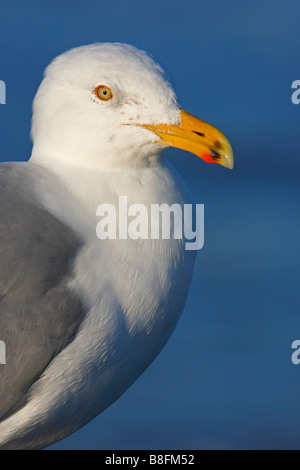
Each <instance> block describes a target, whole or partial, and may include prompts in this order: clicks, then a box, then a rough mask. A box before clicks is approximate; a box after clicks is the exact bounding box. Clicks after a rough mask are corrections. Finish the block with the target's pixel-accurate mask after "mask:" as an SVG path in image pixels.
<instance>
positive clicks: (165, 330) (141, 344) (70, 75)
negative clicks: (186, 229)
mask: <svg viewBox="0 0 300 470" xmlns="http://www.w3.org/2000/svg"><path fill="white" fill-rule="evenodd" d="M32 140H33V150H32V155H31V158H30V159H29V161H28V162H20V163H2V164H1V165H0V197H1V205H0V270H1V271H0V340H1V341H3V342H4V343H3V344H5V346H6V364H0V383H1V391H0V448H1V449H41V448H44V447H45V446H48V445H50V444H52V443H54V442H56V441H58V440H59V439H62V438H64V437H66V436H67V435H69V434H70V433H72V432H74V431H76V430H77V429H79V428H80V427H82V426H83V425H85V424H86V423H88V422H89V421H90V420H91V419H93V418H94V417H95V416H96V415H98V414H99V413H101V412H102V411H103V410H104V409H106V408H107V407H108V406H109V405H111V404H112V403H113V402H114V401H115V400H117V399H118V397H120V395H122V393H124V391H125V390H126V389H127V388H128V387H129V386H130V385H131V384H132V383H133V382H134V381H135V380H136V379H137V378H138V377H139V376H140V375H141V373H142V372H143V371H144V370H145V369H146V368H147V367H148V366H149V364H150V363H151V362H152V361H153V360H154V358H155V357H156V356H157V355H158V354H159V352H160V351H161V350H162V348H163V347H164V345H165V344H166V342H167V341H168V339H169V337H170V335H171V334H172V332H173V330H174V328H175V325H176V323H177V320H178V318H179V316H180V314H181V312H182V310H183V307H184V303H185V300H186V296H187V292H188V287H189V284H190V279H191V276H192V271H193V265H194V260H195V251H192V250H191V251H188V250H185V247H184V243H183V241H182V240H180V239H177V238H176V237H171V238H170V239H169V240H168V239H163V238H159V239H151V238H149V239H145V238H142V237H141V238H136V239H133V238H129V237H127V238H125V237H123V238H122V237H119V238H115V239H110V238H106V239H102V240H100V239H99V237H98V236H97V235H96V230H95V228H96V224H97V220H98V219H97V216H96V212H97V207H98V206H99V204H102V203H103V204H104V203H107V204H111V205H113V206H114V207H117V204H118V200H119V196H126V197H127V199H128V204H143V205H144V206H145V207H148V208H149V207H150V205H151V204H163V203H164V204H168V205H169V206H171V205H173V204H175V203H176V204H180V205H181V206H182V205H184V204H191V203H192V200H191V196H190V194H189V191H188V190H187V189H186V187H185V185H184V183H183V181H182V180H181V178H180V176H179V175H178V174H177V173H176V171H175V170H174V168H173V167H172V165H171V164H170V163H169V162H168V161H167V160H166V159H165V158H163V157H162V150H163V149H164V148H165V147H167V146H173V147H178V148H181V149H184V150H187V151H189V152H193V153H195V154H196V155H198V156H200V157H201V158H202V159H203V160H205V161H207V162H215V163H219V164H221V165H223V166H225V167H227V168H232V167H233V155H232V150H231V147H230V144H229V142H228V141H227V139H226V138H225V137H224V135H223V134H222V133H221V132H219V131H218V130H217V129H216V128H214V127H213V126H210V125H209V124H207V123H205V122H204V121H201V120H199V119H197V118H195V117H194V116H192V115H190V114H188V113H187V112H185V111H183V110H182V109H181V108H180V106H179V105H178V102H177V98H176V95H175V93H174V91H173V89H172V87H171V85H170V84H169V82H168V81H167V79H166V77H165V75H164V72H163V70H162V68H161V67H160V66H159V65H158V64H157V63H156V62H155V61H154V60H153V59H152V58H151V57H150V56H149V55H147V54H146V53H145V52H143V51H139V50H138V49H136V48H135V47H132V46H129V45H124V44H117V43H114V44H109V43H104V44H93V45H88V46H82V47H78V48H75V49H73V50H70V51H68V52H66V53H64V54H62V55H61V56H59V57H57V58H56V59H55V60H54V61H53V62H52V63H51V64H50V65H49V66H48V68H47V69H46V71H45V75H44V79H43V81H42V83H41V85H40V87H39V90H38V92H37V95H36V97H35V99H34V104H33V120H32Z"/></svg>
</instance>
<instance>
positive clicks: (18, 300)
mask: <svg viewBox="0 0 300 470" xmlns="http://www.w3.org/2000/svg"><path fill="white" fill-rule="evenodd" d="M32 187H33V182H32V181H31V175H30V171H28V169H27V166H26V164H22V163H21V164H18V163H17V164H1V165H0V339H1V340H2V341H4V342H5V344H6V365H0V420H2V419H4V418H6V417H8V416H9V415H10V414H11V413H13V412H14V411H16V410H17V409H19V408H20V407H22V406H23V405H24V404H25V403H26V401H27V392H28V390H29V388H30V386H31V385H32V384H33V383H34V382H35V381H36V380H37V379H38V377H39V376H40V375H41V373H42V372H43V371H44V370H45V368H46V367H47V366H48V365H49V363H50V362H51V360H52V359H53V358H54V357H55V356H56V355H57V354H59V352H60V351H61V350H62V349H63V348H65V347H66V346H67V345H68V344H69V343H70V342H71V341H72V340H73V339H74V337H75V335H76V332H77V330H78V328H79V326H80V324H81V322H82V320H83V318H84V309H83V307H82V304H81V302H80V299H78V298H77V297H76V296H75V294H74V293H72V292H71V291H70V290H69V289H68V288H67V282H68V281H69V280H70V278H71V276H72V261H73V259H74V257H75V255H76V253H77V251H78V249H79V248H80V246H81V245H82V243H81V241H80V240H79V238H78V236H77V235H76V234H75V233H74V232H73V231H72V230H71V229H70V228H69V227H67V226H65V225H64V224H63V223H62V222H61V221H59V220H58V219H57V218H55V217H54V216H52V215H51V214H50V213H49V212H47V211H46V210H45V209H43V208H42V207H41V206H39V203H38V201H36V200H35V196H34V193H33V191H32V189H31V188H32Z"/></svg>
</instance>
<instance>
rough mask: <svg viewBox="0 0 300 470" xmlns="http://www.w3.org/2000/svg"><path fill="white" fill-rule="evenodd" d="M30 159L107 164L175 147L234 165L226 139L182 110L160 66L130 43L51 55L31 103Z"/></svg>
mask: <svg viewBox="0 0 300 470" xmlns="http://www.w3.org/2000/svg"><path fill="white" fill-rule="evenodd" d="M31 134H32V140H33V144H34V145H33V152H32V157H31V159H32V160H33V161H37V162H43V163H44V164H48V165H51V162H55V163H60V164H65V165H69V166H73V167H75V166H76V167H80V168H88V169H100V170H103V171H105V170H113V169H117V168H131V167H133V168H137V167H143V166H150V165H154V164H156V163H157V161H158V159H159V157H160V155H161V152H162V150H163V149H164V148H165V147H168V146H173V147H177V148H181V149H184V150H187V151H189V152H192V153H195V154H196V155H198V156H199V157H201V158H202V159H203V160H204V161H206V162H208V163H218V164H221V165H223V166H225V167H227V168H233V154H232V149H231V146H230V144H229V142H228V140H227V139H226V137H225V136H224V135H223V134H222V133H221V132H220V131H218V130H217V129H216V128H215V127H213V126H211V125H210V124H208V123H206V122H204V121H202V120H200V119H198V118H196V117H194V116H192V115H191V114H189V113H187V112H185V111H183V109H182V108H181V107H180V106H179V104H178V101H177V97H176V95H175V92H174V90H173V88H172V86H171V85H170V83H169V81H168V80H167V78H166V75H165V73H164V71H163V69H162V68H161V66H160V65H159V64H158V63H156V62H155V61H154V60H153V59H152V58H151V57H150V56H149V55H148V54H147V53H145V52H143V51H140V50H138V49H136V48H135V47H133V46H129V45H126V44H118V43H101V44H92V45H88V46H82V47H78V48H75V49H72V50H70V51H68V52H66V53H64V54H62V55H60V56H58V57H57V58H56V59H54V60H53V62H52V63H51V64H50V65H49V66H48V67H47V68H46V70H45V74H44V79H43V81H42V83H41V85H40V87H39V90H38V92H37V94H36V97H35V99H34V103H33V118H32V132H31Z"/></svg>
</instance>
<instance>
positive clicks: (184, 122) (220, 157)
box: [143, 110, 233, 170]
mask: <svg viewBox="0 0 300 470" xmlns="http://www.w3.org/2000/svg"><path fill="white" fill-rule="evenodd" d="M143 127H145V128H146V129H149V130H151V131H152V132H154V133H155V134H157V135H158V136H159V137H160V140H159V141H158V143H160V144H162V145H167V146H169V147H177V148H179V149H182V150H187V151H188V152H191V153H194V154H195V155H198V157H200V158H202V160H204V161H205V162H207V163H219V165H222V166H225V167H226V168H230V169H231V170H232V168H233V153H232V148H231V145H230V143H229V142H228V140H227V139H226V137H225V135H224V134H222V132H220V131H219V130H218V129H216V128H215V127H213V126H211V125H210V124H208V123H207V122H205V121H201V119H198V118H196V117H195V116H192V115H191V114H189V113H187V112H186V111H183V110H182V111H181V112H180V123H179V124H176V125H168V124H158V125H152V124H150V125H149V124H146V125H144V126H143Z"/></svg>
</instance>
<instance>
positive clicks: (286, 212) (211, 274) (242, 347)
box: [0, 0, 300, 449]
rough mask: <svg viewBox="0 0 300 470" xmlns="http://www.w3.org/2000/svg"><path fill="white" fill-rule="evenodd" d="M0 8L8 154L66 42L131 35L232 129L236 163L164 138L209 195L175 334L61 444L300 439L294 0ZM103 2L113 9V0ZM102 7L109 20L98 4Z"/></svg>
mask: <svg viewBox="0 0 300 470" xmlns="http://www.w3.org/2000/svg"><path fill="white" fill-rule="evenodd" d="M16 5H17V3H16V2H11V3H10V4H8V3H7V4H6V5H5V6H1V7H0V9H1V10H2V12H1V15H0V17H1V19H0V44H1V47H0V66H1V68H0V79H2V80H5V81H6V85H7V93H8V94H7V105H5V106H0V125H1V127H0V136H1V137H0V158H1V160H3V161H7V160H25V159H27V158H28V156H29V155H30V147H31V145H30V142H29V139H28V135H29V129H30V116H31V109H30V106H31V104H30V103H31V100H32V98H33V96H34V93H35V90H36V88H37V86H38V84H39V82H40V80H41V76H42V70H43V68H44V67H45V66H46V65H47V63H48V62H49V61H50V60H51V59H52V58H53V57H54V56H55V55H57V54H58V53H60V52H62V51H64V50H66V49H68V48H69V47H72V46H76V45H80V44H86V43H90V42H95V41H120V42H129V43H132V44H134V45H136V46H138V47H141V48H143V49H146V50H148V51H149V52H151V53H152V54H153V55H154V56H155V57H157V59H159V60H160V61H161V62H162V63H163V64H164V65H165V66H166V67H167V69H168V71H169V72H171V74H172V77H173V81H174V84H175V88H176V90H177V93H178V96H179V97H180V102H181V104H182V105H183V107H184V108H185V109H186V110H187V111H189V112H191V113H193V114H196V115H198V116H199V117H201V118H203V119H206V120H208V121H210V122H211V123H212V124H214V125H216V126H217V127H219V128H220V129H221V130H222V131H223V132H224V133H225V134H226V135H227V136H228V138H229V139H230V141H231V143H232V145H233V148H234V153H235V161H236V166H235V169H234V171H232V172H230V171H228V170H226V169H224V168H221V167H219V166H216V165H205V164H204V163H203V162H202V161H200V160H199V159H198V158H197V157H194V156H192V155H190V154H186V153H185V152H181V151H179V150H178V151H177V150H174V149H170V150H168V151H167V155H168V156H169V158H170V160H171V161H172V163H173V164H174V166H176V168H177V170H178V171H179V172H180V173H181V174H182V177H183V178H184V179H185V181H186V183H187V184H188V186H189V187H190V189H191V192H192V194H193V196H194V200H195V202H197V203H204V204H205V246H204V248H203V250H201V251H200V252H199V254H198V259H197V264H196V268H195V274H194V278H193V282H192V285H191V290H190V295H189V298H188V302H187V305H186V308H185V311H184V313H183V316H182V318H181V320H180V322H179V324H178V327H177V329H176V331H175V333H174V335H173V337H172V338H171V340H170V342H169V344H168V345H167V347H166V348H165V350H164V351H163V352H162V354H161V355H160V356H159V357H158V359H157V360H156V361H155V362H154V364H152V366H151V367H150V368H149V369H148V370H147V371H146V372H145V374H144V375H143V376H142V377H141V378H140V379H139V380H138V381H137V382H136V383H135V384H134V385H133V386H132V387H131V389H130V390H129V391H127V393H126V394H125V395H124V396H123V397H121V399H120V400H119V401H118V402H117V403H115V404H114V405H113V406H112V407H111V408H109V409H108V410H107V411H105V412H104V413H103V414H102V415H100V416H99V417H98V418H96V419H95V420H94V421H93V422H92V423H90V424H89V425H88V426H86V427H85V428H84V429H82V430H80V431H78V432H77V433H75V434H74V435H72V436H70V437H69V438H67V439H65V440H64V441H61V442H60V443H58V444H56V445H54V446H52V447H51V448H56V449H66V448H68V449H88V448H99V449H100V448H102V449H126V448H133V449H141V448H146V449H154V448H157V449H160V448H164V449H171V448H173V449H177V448H178V449H191V448H253V447H255V448H266V447H267V448H275V449H276V448H277V449H278V448H300V437H299V434H300V407H299V400H298V394H299V390H300V366H298V367H297V366H294V365H293V364H292V363H291V360H290V358H291V353H292V350H291V343H292V341H293V340H294V339H300V315H299V293H298V292H299V288H298V283H299V255H300V253H299V235H300V233H299V228H300V223H299V202H300V195H299V160H300V159H299V149H298V146H299V120H300V106H299V107H297V106H294V105H292V103H291V99H290V97H291V89H290V87H291V83H292V81H293V80H295V79H299V78H300V67H299V60H298V57H299V54H298V51H299V39H300V31H299V27H298V17H299V14H300V6H299V3H298V2H296V1H287V2H284V3H283V2H280V1H277V0H275V1H273V2H268V1H266V0H262V1H260V2H258V1H256V0H254V1H251V2H243V3H242V5H241V2H237V1H233V0H229V1H228V2H221V1H220V0H219V1H217V0H215V1H212V2H209V3H208V2H198V1H196V0H195V1H190V2H189V7H188V8H186V7H184V8H183V7H182V2H179V1H177V0H176V1H174V2H172V7H170V2H167V1H166V0H164V1H161V2H157V3H156V2H155V1H154V2H151V4H150V2H149V3H148V2H137V1H133V0H128V1H127V2H121V1H111V2H110V4H109V5H107V4H106V6H105V11H104V12H103V8H104V7H103V5H102V4H97V5H96V4H95V2H92V1H90V0H88V1H86V2H79V1H74V2H73V6H72V11H71V15H70V9H69V8H68V6H67V4H63V5H61V3H59V2H57V1H52V2H51V3H50V2H47V1H46V2H42V3H40V4H39V3H38V2H37V1H29V2H26V5H25V4H24V5H21V4H20V2H19V3H18V6H16ZM107 9H108V10H109V13H110V14H109V15H108V11H107ZM102 14H103V15H104V17H105V20H104V19H103V16H102Z"/></svg>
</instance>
